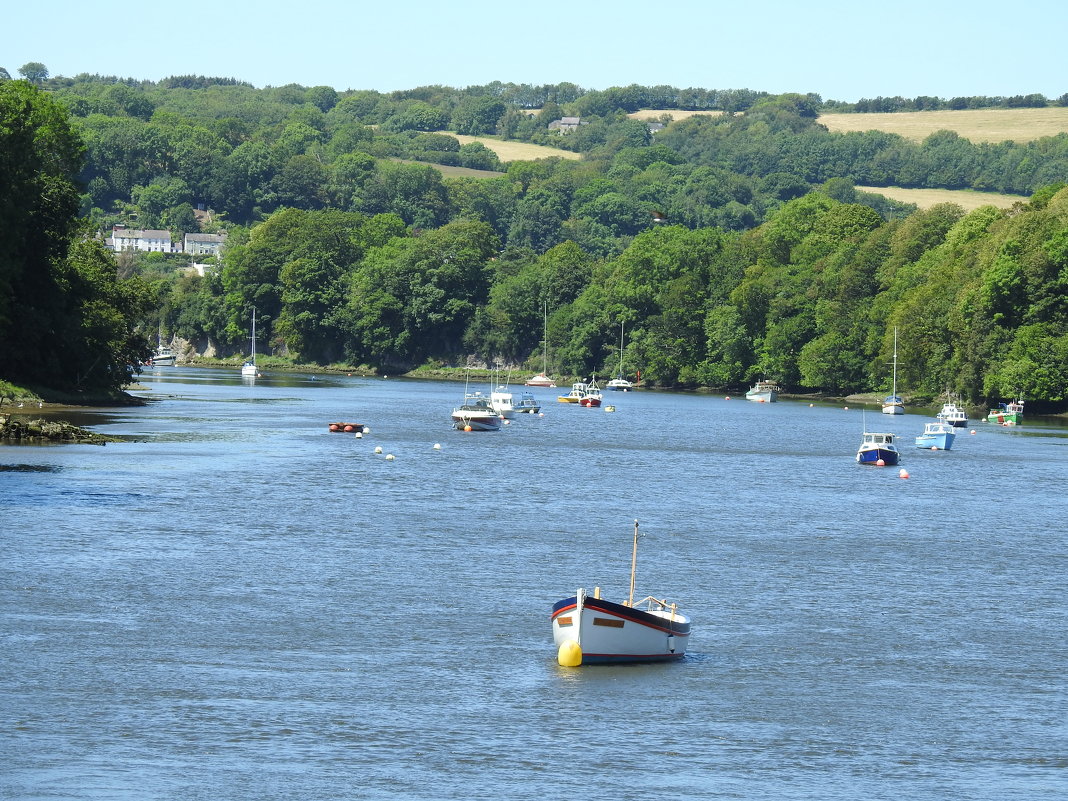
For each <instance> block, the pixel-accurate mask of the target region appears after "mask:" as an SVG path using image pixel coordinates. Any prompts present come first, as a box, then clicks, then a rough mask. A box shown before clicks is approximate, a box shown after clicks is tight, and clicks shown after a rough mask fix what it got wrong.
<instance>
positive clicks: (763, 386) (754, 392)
mask: <svg viewBox="0 0 1068 801" xmlns="http://www.w3.org/2000/svg"><path fill="white" fill-rule="evenodd" d="M745 399H746V400H751V401H756V402H757V403H775V401H777V400H778V399H779V385H778V384H776V383H775V382H774V381H768V380H767V379H765V380H763V381H757V382H756V383H755V384H754V385H753V386H752V387H751V388H750V389H749V391H748V392H746V393H745Z"/></svg>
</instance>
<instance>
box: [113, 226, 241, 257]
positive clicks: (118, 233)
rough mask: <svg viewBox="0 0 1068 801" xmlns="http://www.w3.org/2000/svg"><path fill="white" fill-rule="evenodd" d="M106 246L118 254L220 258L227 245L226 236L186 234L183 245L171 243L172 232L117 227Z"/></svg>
mask: <svg viewBox="0 0 1068 801" xmlns="http://www.w3.org/2000/svg"><path fill="white" fill-rule="evenodd" d="M104 244H105V245H107V246H108V247H109V248H111V250H113V251H115V252H116V253H122V252H123V251H131V250H139V251H142V252H148V253H188V254H189V255H191V256H218V255H219V251H220V250H222V246H223V245H225V244H226V234H186V235H185V237H184V239H183V240H182V243H181V245H180V246H179V245H178V243H175V242H171V232H170V231H154V230H142V229H140V228H127V227H126V226H125V225H116V226H115V227H114V228H112V229H111V236H110V237H108V238H107V239H105V240H104Z"/></svg>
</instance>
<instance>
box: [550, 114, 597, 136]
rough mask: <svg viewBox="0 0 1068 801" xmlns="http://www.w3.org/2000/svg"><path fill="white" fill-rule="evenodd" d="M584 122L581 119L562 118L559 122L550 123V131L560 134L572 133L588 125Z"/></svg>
mask: <svg viewBox="0 0 1068 801" xmlns="http://www.w3.org/2000/svg"><path fill="white" fill-rule="evenodd" d="M587 124H588V123H585V122H583V121H582V118H581V117H561V118H560V119H558V120H553V121H552V122H550V123H549V130H550V131H559V132H560V133H571V132H572V131H574V130H577V129H578V127H579V126H580V125H587Z"/></svg>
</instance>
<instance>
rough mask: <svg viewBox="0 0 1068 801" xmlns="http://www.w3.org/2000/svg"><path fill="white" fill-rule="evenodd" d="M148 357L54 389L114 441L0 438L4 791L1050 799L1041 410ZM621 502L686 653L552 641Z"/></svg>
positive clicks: (1052, 482) (1056, 450) (1055, 694)
mask: <svg viewBox="0 0 1068 801" xmlns="http://www.w3.org/2000/svg"><path fill="white" fill-rule="evenodd" d="M142 384H143V386H144V389H143V390H140V391H138V393H137V394H140V395H142V396H144V397H147V398H150V399H151V402H150V403H149V404H148V405H147V406H145V407H139V408H128V409H119V410H91V411H87V412H85V413H81V414H79V415H77V416H75V417H74V418H73V419H74V421H75V422H79V423H81V424H89V425H91V426H92V427H93V429H94V430H96V431H99V432H101V433H105V434H110V435H114V436H119V437H122V438H123V440H124V441H123V442H119V443H110V444H108V445H107V446H105V447H99V446H88V445H69V446H67V445H64V446H44V447H29V446H20V447H3V448H0V544H2V546H3V554H4V558H3V560H2V562H0V636H2V640H0V641H2V646H3V657H2V660H0V712H2V719H3V721H4V725H3V727H2V729H0V755H2V756H0V798H3V799H12V800H14V799H35V800H39V799H49V800H51V799H93V800H94V801H97V800H103V799H107V800H108V801H112V800H119V799H136V800H137V801H171V800H181V801H185V800H186V799H205V800H208V799H211V801H219V800H220V799H234V800H235V801H238V800H239V801H245V800H246V799H247V800H249V801H252V800H253V799H255V800H256V801H265V800H268V799H271V800H274V799H278V800H279V801H281V800H282V799H302V800H303V799H308V800H309V801H311V800H312V799H555V798H598V797H603V798H611V799H642V800H643V801H644V800H645V799H649V798H656V797H675V798H702V799H784V800H785V799H790V801H797V800H799V799H812V800H813V801H815V800H816V799H819V800H820V801H827V800H828V799H842V800H843V801H844V800H846V799H887V800H888V801H889V800H890V799H894V800H895V801H897V800H898V799H909V800H910V801H923V800H924V799H976V800H980V799H982V800H983V801H1006V799H1027V800H1028V801H1044V800H1045V799H1050V800H1052V799H1057V800H1058V801H1060V799H1063V798H1065V797H1066V796H1068V724H1066V721H1068V692H1066V683H1065V676H1066V671H1068V648H1066V644H1065V643H1066V632H1068V614H1066V610H1068V600H1066V592H1065V575H1066V574H1068V556H1066V553H1068V549H1066V534H1065V532H1066V530H1068V524H1066V522H1065V521H1066V520H1068V496H1066V493H1065V492H1064V485H1065V479H1066V478H1068V429H1066V428H1065V427H1064V426H1063V425H1061V424H1059V423H1058V422H1057V421H1051V420H1039V419H1038V418H1030V419H1027V420H1026V421H1025V423H1024V424H1023V425H1020V426H1017V427H1015V428H1006V427H1000V426H994V425H989V424H984V423H982V422H980V421H978V420H977V421H974V422H973V423H972V424H971V429H974V431H975V433H974V434H971V433H969V431H970V430H971V429H963V430H961V431H960V433H959V434H958V437H957V441H956V443H955V445H954V447H953V449H952V450H951V451H949V452H932V451H922V450H918V449H914V448H912V447H911V443H912V438H913V437H914V436H915V435H916V434H918V433H920V432H921V431H922V430H923V423H924V422H926V421H927V420H928V419H930V418H928V417H924V416H922V415H919V414H906V415H904V416H899V417H893V418H891V417H889V416H883V415H879V414H878V413H876V412H874V411H872V410H868V411H867V412H864V411H862V410H860V409H858V408H853V409H846V408H844V407H843V406H841V405H837V404H815V405H812V404H809V403H808V402H800V401H780V402H779V403H775V404H755V403H747V402H746V401H744V400H742V399H740V398H731V399H727V398H724V397H723V396H710V395H687V394H674V393H662V392H647V391H639V392H630V393H606V403H612V404H614V405H615V406H616V409H617V411H616V412H615V413H607V412H605V411H603V410H598V409H583V408H577V407H574V406H571V405H565V404H559V403H556V401H555V398H556V395H557V394H558V390H551V389H540V390H535V392H536V393H538V395H539V397H541V398H542V399H543V400H544V401H545V408H544V412H543V415H542V416H527V415H523V416H520V417H518V418H517V419H516V420H514V421H513V422H511V423H510V424H509V425H506V426H505V427H503V428H502V430H501V431H499V432H485V433H480V432H471V433H465V432H461V431H455V430H452V429H451V428H450V423H449V412H450V410H451V408H452V407H453V406H454V405H456V404H457V403H458V402H459V401H460V400H461V395H462V390H463V387H462V386H460V385H457V384H454V383H446V382H430V381H411V380H403V379H393V378H387V379H369V378H353V377H345V376H335V377H323V376H318V377H316V376H312V375H308V374H287V375H283V376H273V375H267V376H265V377H264V378H261V379H258V380H256V381H254V382H248V381H245V382H243V381H242V380H241V379H240V378H239V377H238V376H237V375H236V372H231V371H221V370H208V369H185V368H157V369H156V370H155V371H154V372H152V373H147V374H145V375H144V376H143V377H142ZM65 418H66V419H72V417H71V415H69V414H68V415H65ZM333 421H356V422H362V423H365V424H367V425H369V426H370V427H371V431H370V433H369V434H368V435H367V436H365V437H363V438H362V439H357V438H356V437H354V436H351V435H344V434H331V433H328V431H327V424H328V423H330V422H333ZM865 424H866V425H867V427H868V428H869V429H872V430H889V431H892V432H894V433H897V434H900V435H901V436H902V437H903V439H902V440H901V442H900V446H901V449H902V459H901V465H900V467H901V468H904V469H905V470H907V471H908V474H909V477H908V478H907V479H905V478H901V477H900V474H899V468H878V467H870V466H863V467H862V466H858V465H857V464H856V463H855V462H854V458H853V457H854V454H855V452H856V448H857V446H858V445H859V443H860V435H861V433H862V431H863V429H864V427H865ZM435 444H438V445H440V446H441V447H440V448H435V447H434V445H435ZM376 447H379V448H381V449H382V452H381V453H375V449H376ZM388 455H393V456H394V458H393V459H392V460H390V459H388V458H387V456H388ZM635 519H638V520H640V521H641V530H642V532H643V537H642V539H641V544H640V549H639V556H638V571H637V588H636V591H637V593H638V595H639V596H642V595H647V594H655V595H657V596H658V597H667V598H668V599H670V600H674V601H677V602H678V603H679V604H680V607H681V608H682V609H683V610H684V611H685V612H687V613H688V614H689V615H690V616H691V617H692V619H693V621H694V630H693V635H692V637H691V642H690V646H689V648H690V650H689V653H688V654H687V656H686V658H685V659H684V660H682V661H681V662H678V663H675V664H668V665H645V666H618V667H583V668H578V669H567V668H561V667H559V666H558V665H557V664H556V659H555V657H556V654H555V649H554V647H553V643H552V636H551V629H550V624H549V612H550V609H551V607H552V604H553V602H554V601H556V600H558V599H559V598H561V597H563V596H565V595H569V594H572V593H574V591H575V590H576V589H577V588H578V587H586V588H592V587H593V586H595V585H597V586H600V587H602V588H603V592H604V594H605V595H606V597H608V598H610V599H613V600H621V599H622V598H624V597H626V594H627V590H628V583H629V571H630V557H631V537H632V528H633V521H634V520H635Z"/></svg>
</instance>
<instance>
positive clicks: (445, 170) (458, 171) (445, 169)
mask: <svg viewBox="0 0 1068 801" xmlns="http://www.w3.org/2000/svg"><path fill="white" fill-rule="evenodd" d="M390 161H396V162H398V163H400V164H424V165H426V166H428V167H433V168H434V169H435V170H437V171H438V172H440V173H441V174H442V175H446V176H448V177H450V178H500V177H501V176H502V175H504V174H505V173H503V172H496V171H494V170H474V169H471V168H470V167H450V166H449V165H447V164H432V163H430V162H428V161H416V160H415V159H398V158H391V159H390Z"/></svg>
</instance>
